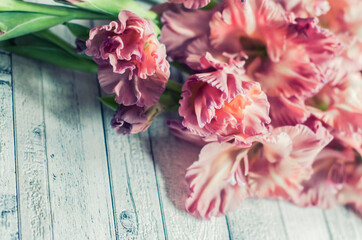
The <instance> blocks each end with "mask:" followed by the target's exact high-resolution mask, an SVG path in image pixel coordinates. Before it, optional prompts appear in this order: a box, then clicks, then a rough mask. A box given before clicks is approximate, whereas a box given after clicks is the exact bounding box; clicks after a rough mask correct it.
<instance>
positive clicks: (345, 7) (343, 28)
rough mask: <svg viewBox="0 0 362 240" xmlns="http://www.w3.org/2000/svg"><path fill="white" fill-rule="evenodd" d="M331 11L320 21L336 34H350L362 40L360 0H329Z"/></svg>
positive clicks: (361, 4)
mask: <svg viewBox="0 0 362 240" xmlns="http://www.w3.org/2000/svg"><path fill="white" fill-rule="evenodd" d="M328 2H329V5H330V10H329V11H328V12H327V14H325V15H322V16H320V20H321V21H322V22H323V24H324V25H326V26H327V27H328V28H329V29H331V30H332V31H333V32H334V33H336V34H340V33H350V34H352V35H354V36H356V37H358V38H359V39H362V28H361V25H362V15H361V9H362V2H361V1H360V0H339V1H336V0H328Z"/></svg>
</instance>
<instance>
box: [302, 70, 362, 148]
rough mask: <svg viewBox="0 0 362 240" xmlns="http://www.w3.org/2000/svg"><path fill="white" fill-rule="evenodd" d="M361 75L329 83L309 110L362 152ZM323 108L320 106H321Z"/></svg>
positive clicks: (351, 75) (334, 133) (339, 137)
mask: <svg viewBox="0 0 362 240" xmlns="http://www.w3.org/2000/svg"><path fill="white" fill-rule="evenodd" d="M361 92H362V76H361V74H360V73H359V72H356V73H353V74H349V75H348V76H347V77H345V78H344V79H342V80H341V81H340V82H339V83H333V82H332V83H330V84H327V85H326V86H325V88H324V89H323V90H322V91H321V92H320V93H319V94H318V95H316V96H315V97H314V99H313V101H312V102H309V103H308V102H307V103H308V104H313V105H314V106H313V105H312V106H309V107H308V110H309V111H310V112H311V113H312V114H313V116H315V117H316V118H318V119H320V120H321V121H322V122H324V123H325V124H326V125H327V126H329V128H330V130H331V133H332V134H333V135H334V136H335V137H336V138H338V139H339V140H340V141H341V142H345V143H346V145H347V146H352V147H354V148H355V149H356V150H357V151H358V152H359V153H360V154H361V153H362V96H361ZM321 106H322V107H323V109H319V108H320V107H321Z"/></svg>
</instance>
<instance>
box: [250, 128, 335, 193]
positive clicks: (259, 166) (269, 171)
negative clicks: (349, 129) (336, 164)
mask: <svg viewBox="0 0 362 240" xmlns="http://www.w3.org/2000/svg"><path fill="white" fill-rule="evenodd" d="M314 128H315V131H312V130H311V129H309V128H308V127H307V126H305V125H296V126H295V127H292V126H286V127H279V128H276V129H274V130H272V132H271V135H269V136H266V137H264V138H263V139H261V140H260V142H261V143H262V144H263V148H262V149H259V150H255V151H250V153H249V159H250V171H249V177H248V183H249V185H250V192H251V194H252V195H253V196H257V197H263V198H265V197H271V198H277V199H289V200H295V199H296V198H297V197H298V195H299V192H300V191H301V190H302V182H303V181H304V180H307V179H309V178H310V176H311V174H312V164H313V162H314V160H315V158H316V156H317V154H318V153H319V152H320V151H321V150H322V149H323V148H324V147H325V146H326V145H327V144H328V143H329V142H330V141H331V140H332V136H331V135H330V134H329V132H328V131H327V130H326V129H325V128H324V127H322V126H321V125H320V124H316V125H315V126H314Z"/></svg>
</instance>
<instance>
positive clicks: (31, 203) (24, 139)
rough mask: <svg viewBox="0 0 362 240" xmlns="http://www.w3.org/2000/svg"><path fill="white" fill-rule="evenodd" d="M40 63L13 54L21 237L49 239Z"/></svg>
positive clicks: (50, 236) (47, 176)
mask: <svg viewBox="0 0 362 240" xmlns="http://www.w3.org/2000/svg"><path fill="white" fill-rule="evenodd" d="M39 64H40V62H37V61H33V60H29V59H25V58H22V57H18V56H13V66H14V67H13V73H14V74H13V79H14V99H15V100H14V108H15V116H16V118H15V126H16V139H17V149H16V154H17V159H18V165H19V169H18V172H17V175H18V181H19V182H18V185H19V187H18V192H19V202H20V209H21V211H20V213H19V217H20V219H21V237H22V238H23V239H52V227H53V226H52V221H51V215H50V207H51V206H50V199H49V181H48V178H49V173H48V168H47V166H48V159H47V156H46V146H45V140H46V136H45V123H44V114H43V113H44V108H43V78H42V72H41V68H40V66H39Z"/></svg>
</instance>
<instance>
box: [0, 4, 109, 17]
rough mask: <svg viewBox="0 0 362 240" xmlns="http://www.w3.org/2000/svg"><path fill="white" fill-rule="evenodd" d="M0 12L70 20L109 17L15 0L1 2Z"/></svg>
mask: <svg viewBox="0 0 362 240" xmlns="http://www.w3.org/2000/svg"><path fill="white" fill-rule="evenodd" d="M0 11H2V12H32V13H43V14H46V15H53V16H67V17H69V18H71V19H110V16H109V15H105V14H100V13H96V12H91V11H85V10H82V9H76V8H69V7H62V6H54V5H46V4H39V3H30V2H23V1H17V0H1V1H0Z"/></svg>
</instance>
